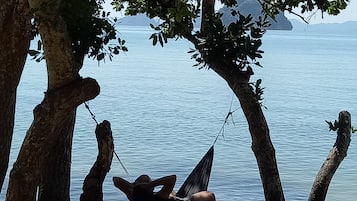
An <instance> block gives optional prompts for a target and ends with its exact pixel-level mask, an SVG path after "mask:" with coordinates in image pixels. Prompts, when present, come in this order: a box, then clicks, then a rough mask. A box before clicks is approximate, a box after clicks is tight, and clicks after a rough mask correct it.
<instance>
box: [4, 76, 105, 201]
mask: <svg viewBox="0 0 357 201" xmlns="http://www.w3.org/2000/svg"><path fill="white" fill-rule="evenodd" d="M98 94H99V86H98V83H97V82H96V81H95V80H94V79H91V78H86V79H80V80H77V81H74V82H73V83H72V84H70V85H68V86H65V87H63V88H61V89H58V90H55V91H52V92H48V93H46V95H45V97H44V100H43V102H42V103H41V104H40V105H38V106H36V108H35V109H34V121H33V123H32V125H31V127H30V129H29V130H28V131H27V134H26V137H25V140H24V142H23V145H22V147H21V150H20V153H19V155H18V158H17V160H16V162H15V163H14V166H13V168H12V170H11V172H10V182H9V186H8V191H7V195H6V196H7V197H6V199H7V200H8V201H18V200H28V201H31V200H35V196H36V190H37V186H38V185H39V183H40V175H41V171H42V167H44V166H45V164H46V162H47V161H46V159H48V158H49V157H50V152H51V150H52V148H53V146H54V145H55V143H56V142H57V141H58V139H59V138H60V137H62V136H60V134H61V130H62V129H63V128H64V127H66V126H67V125H66V123H68V121H66V120H67V118H68V113H70V112H73V110H74V108H76V107H77V106H78V105H79V104H81V103H83V102H84V101H87V100H89V99H92V98H94V97H95V96H97V95H98Z"/></svg>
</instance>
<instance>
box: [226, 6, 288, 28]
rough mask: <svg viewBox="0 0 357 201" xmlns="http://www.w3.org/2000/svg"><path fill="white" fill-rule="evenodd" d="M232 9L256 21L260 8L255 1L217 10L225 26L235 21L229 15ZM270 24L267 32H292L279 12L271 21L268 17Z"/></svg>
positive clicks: (282, 14)
mask: <svg viewBox="0 0 357 201" xmlns="http://www.w3.org/2000/svg"><path fill="white" fill-rule="evenodd" d="M232 9H233V10H235V11H239V12H240V14H242V15H244V16H248V15H249V14H251V15H252V17H253V19H255V20H257V19H258V17H259V16H260V15H261V10H262V6H261V5H260V4H259V3H258V2H257V1H256V0H239V3H238V6H236V7H233V8H232V7H226V6H225V7H223V8H221V9H220V10H219V12H220V13H223V16H222V22H223V24H225V25H229V24H230V23H232V22H234V21H236V19H237V18H236V17H235V16H232V15H231V12H232ZM268 21H269V22H270V24H271V25H270V27H269V28H268V29H269V30H292V29H293V25H292V24H291V22H290V21H289V20H288V19H287V18H286V17H285V15H284V13H283V12H280V13H279V14H278V15H277V16H276V17H275V20H273V19H272V18H271V17H268Z"/></svg>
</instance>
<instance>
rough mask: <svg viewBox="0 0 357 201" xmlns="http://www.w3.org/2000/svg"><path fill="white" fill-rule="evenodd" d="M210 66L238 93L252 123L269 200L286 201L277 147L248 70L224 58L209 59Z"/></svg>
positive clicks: (253, 143)
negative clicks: (234, 66)
mask: <svg viewBox="0 0 357 201" xmlns="http://www.w3.org/2000/svg"><path fill="white" fill-rule="evenodd" d="M210 67H211V68H212V69H213V70H214V71H215V72H216V73H217V74H218V75H220V76H221V77H222V78H223V79H224V80H226V81H227V83H228V85H229V87H230V88H231V89H232V91H233V92H234V94H235V95H236V96H237V98H238V100H239V102H240V105H241V107H242V110H243V113H244V115H245V117H246V119H247V122H248V125H249V131H250V135H251V138H252V150H253V152H254V155H255V157H256V160H257V163H258V168H259V173H260V178H261V181H262V184H263V188H264V195H265V200H266V201H284V200H285V197H284V192H283V188H282V185H281V181H280V176H279V169H278V165H277V162H276V157H275V149H274V146H273V143H272V142H271V139H270V133H269V127H268V124H267V122H266V119H265V116H264V113H263V111H262V108H261V105H260V103H259V100H258V99H257V96H256V94H255V93H254V91H253V88H252V87H251V86H250V84H249V79H250V74H249V72H242V71H239V70H238V69H237V70H232V69H233V68H232V67H230V66H228V65H225V61H221V62H218V63H210Z"/></svg>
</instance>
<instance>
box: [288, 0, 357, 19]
mask: <svg viewBox="0 0 357 201" xmlns="http://www.w3.org/2000/svg"><path fill="white" fill-rule="evenodd" d="M297 12H298V11H297ZM285 16H286V17H287V18H288V19H298V17H296V16H294V15H291V14H285ZM307 17H310V20H309V23H310V24H318V23H342V22H347V21H357V0H350V2H349V4H348V6H347V8H346V9H345V10H343V11H342V12H341V13H340V14H339V15H337V16H329V15H327V14H326V13H324V16H323V18H322V16H321V12H317V13H316V14H315V15H313V16H311V13H309V14H308V15H307Z"/></svg>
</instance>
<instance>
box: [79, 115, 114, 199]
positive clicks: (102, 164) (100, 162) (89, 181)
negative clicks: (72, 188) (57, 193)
mask: <svg viewBox="0 0 357 201" xmlns="http://www.w3.org/2000/svg"><path fill="white" fill-rule="evenodd" d="M95 136H96V138H97V143H98V156H97V160H96V161H95V163H94V165H93V167H92V168H91V170H90V172H89V174H88V175H87V176H86V178H85V180H84V183H83V188H82V190H83V193H82V194H81V197H80V201H103V181H104V179H105V176H106V175H107V173H108V172H109V170H110V166H111V164H112V159H113V152H114V143H113V136H112V130H111V128H110V123H109V121H106V120H104V121H103V122H102V123H100V124H99V125H97V128H96V129H95Z"/></svg>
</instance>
